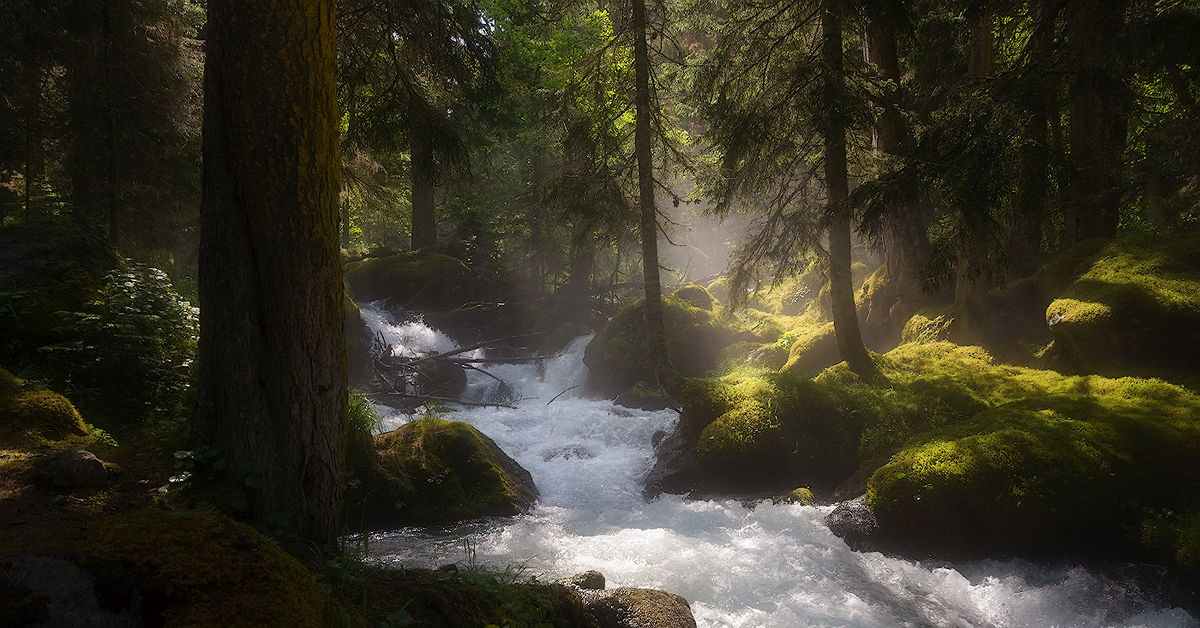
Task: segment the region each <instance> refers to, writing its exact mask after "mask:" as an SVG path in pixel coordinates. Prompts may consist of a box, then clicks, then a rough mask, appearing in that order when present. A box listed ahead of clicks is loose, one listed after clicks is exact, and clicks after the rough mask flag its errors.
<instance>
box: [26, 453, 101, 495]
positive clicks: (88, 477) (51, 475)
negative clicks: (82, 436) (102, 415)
mask: <svg viewBox="0 0 1200 628" xmlns="http://www.w3.org/2000/svg"><path fill="white" fill-rule="evenodd" d="M34 469H35V470H36V471H37V472H38V474H39V475H40V476H41V477H42V479H44V480H45V481H46V482H47V483H48V484H50V485H51V486H57V487H62V488H67V489H75V488H100V487H102V486H104V485H105V484H107V483H108V470H107V469H105V468H104V463H103V462H101V461H100V459H99V458H97V457H96V454H93V453H92V452H90V451H83V450H79V449H76V450H71V451H60V452H58V453H56V454H51V455H49V456H46V457H45V458H42V459H40V460H38V462H37V464H35V465H34Z"/></svg>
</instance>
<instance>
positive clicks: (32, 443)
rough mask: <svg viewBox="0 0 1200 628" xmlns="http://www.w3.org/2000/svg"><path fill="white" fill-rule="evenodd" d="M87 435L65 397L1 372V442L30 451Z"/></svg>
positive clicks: (1, 370)
mask: <svg viewBox="0 0 1200 628" xmlns="http://www.w3.org/2000/svg"><path fill="white" fill-rule="evenodd" d="M88 434H89V432H88V428H87V426H86V425H85V424H84V422H83V417H81V416H79V411H78V410H76V409H75V406H74V405H72V404H71V402H70V401H68V400H67V398H66V397H63V396H62V395H60V394H58V393H56V392H54V391H51V390H46V389H45V388H39V387H37V386H32V385H30V384H28V383H26V382H25V381H23V380H21V379H18V378H16V377H13V376H12V375H11V374H10V373H9V372H8V371H6V370H4V369H0V442H3V443H5V444H7V445H12V446H18V447H23V448H27V449H33V448H38V447H44V446H46V445H47V444H48V443H51V442H59V441H63V440H66V439H70V438H74V437H79V436H86V435H88Z"/></svg>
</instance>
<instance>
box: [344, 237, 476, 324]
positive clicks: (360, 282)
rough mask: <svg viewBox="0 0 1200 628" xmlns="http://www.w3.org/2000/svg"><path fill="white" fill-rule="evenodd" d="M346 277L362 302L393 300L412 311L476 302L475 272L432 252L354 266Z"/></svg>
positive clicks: (369, 261) (446, 256)
mask: <svg viewBox="0 0 1200 628" xmlns="http://www.w3.org/2000/svg"><path fill="white" fill-rule="evenodd" d="M345 277H346V283H347V284H349V285H350V289H351V291H353V293H354V298H355V299H356V300H358V301H377V300H379V299H390V300H391V301H392V303H393V304H395V305H397V306H399V307H405V308H408V309H448V308H456V307H458V306H460V305H462V304H463V303H466V302H468V301H471V300H472V299H474V298H475V288H474V276H473V275H472V274H471V269H470V268H467V265H466V264H464V263H463V262H462V261H461V260H459V259H456V258H453V257H450V256H448V255H443V254H441V253H438V252H437V251H434V250H432V249H421V250H419V251H408V252H403V253H396V254H394V255H389V256H387V257H373V258H367V259H364V260H362V261H359V262H352V263H350V264H347V266H346V273H345Z"/></svg>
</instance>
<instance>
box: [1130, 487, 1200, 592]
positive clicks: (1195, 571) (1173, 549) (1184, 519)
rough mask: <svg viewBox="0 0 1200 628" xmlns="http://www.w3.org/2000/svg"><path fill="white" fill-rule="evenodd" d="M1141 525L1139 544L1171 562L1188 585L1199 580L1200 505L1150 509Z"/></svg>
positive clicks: (1195, 583) (1163, 559)
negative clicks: (1176, 508)
mask: <svg viewBox="0 0 1200 628" xmlns="http://www.w3.org/2000/svg"><path fill="white" fill-rule="evenodd" d="M1150 510H1151V512H1150V513H1149V514H1150V516H1149V517H1147V518H1146V520H1145V521H1143V523H1142V526H1141V542H1142V545H1143V546H1145V547H1146V548H1147V549H1149V550H1150V551H1151V552H1153V553H1154V554H1156V555H1157V556H1158V557H1159V558H1160V559H1161V560H1162V561H1163V562H1165V563H1167V564H1169V565H1174V566H1175V567H1176V568H1177V569H1178V570H1179V572H1180V573H1181V574H1183V576H1184V578H1185V579H1186V580H1188V581H1189V583H1190V584H1191V586H1193V587H1194V586H1196V585H1197V584H1200V509H1196V508H1195V507H1194V506H1192V507H1189V508H1187V509H1186V510H1183V511H1182V512H1179V513H1177V512H1175V511H1174V510H1171V509H1169V508H1163V509H1159V510H1157V511H1155V510H1153V509H1150Z"/></svg>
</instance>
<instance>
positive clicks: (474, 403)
mask: <svg viewBox="0 0 1200 628" xmlns="http://www.w3.org/2000/svg"><path fill="white" fill-rule="evenodd" d="M379 396H381V397H401V398H403V399H416V400H420V401H440V402H442V403H457V404H458V405H461V406H473V407H478V408H488V407H495V408H508V409H510V410H520V408H518V407H516V406H510V405H508V404H505V403H488V402H486V401H466V400H465V399H451V398H450V397H434V396H432V395H412V394H409V393H380V394H379Z"/></svg>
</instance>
